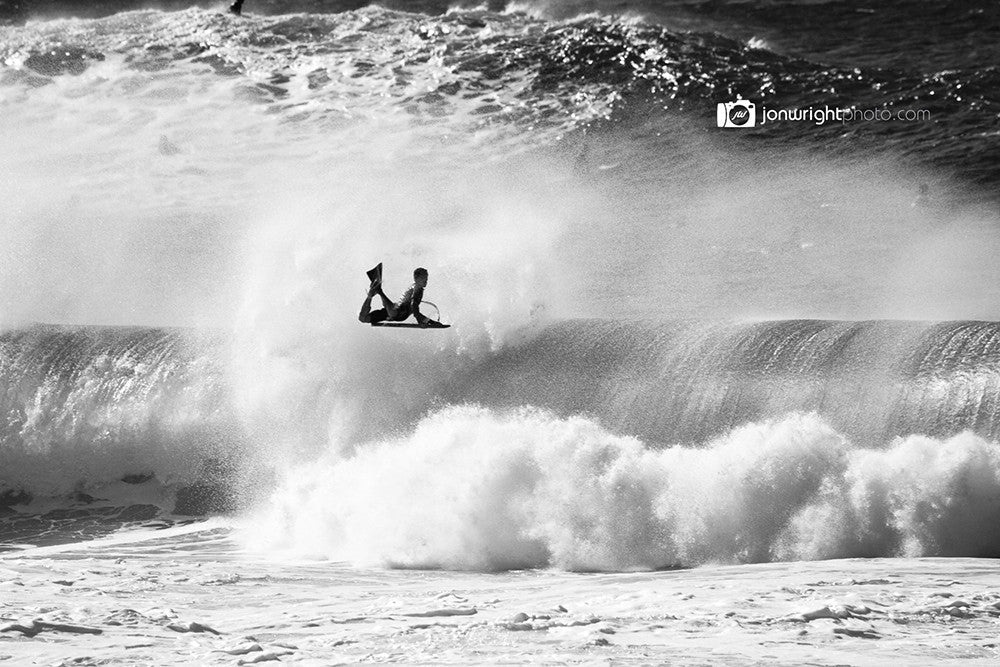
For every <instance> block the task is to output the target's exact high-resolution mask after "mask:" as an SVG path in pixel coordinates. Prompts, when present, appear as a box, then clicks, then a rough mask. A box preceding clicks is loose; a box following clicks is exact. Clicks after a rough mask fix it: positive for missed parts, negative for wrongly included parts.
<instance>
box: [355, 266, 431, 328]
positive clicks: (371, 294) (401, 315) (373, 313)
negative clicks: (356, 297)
mask: <svg viewBox="0 0 1000 667" xmlns="http://www.w3.org/2000/svg"><path fill="white" fill-rule="evenodd" d="M368 279H369V280H371V287H369V288H368V296H367V297H366V298H365V302H364V303H363V304H361V312H360V313H359V314H358V321H360V322H364V323H365V324H378V323H379V322H386V321H388V322H402V321H403V320H405V319H406V318H408V317H409V316H410V315H413V317H414V318H415V319H416V320H417V323H418V324H419V325H420V326H421V327H426V326H434V325H435V324H437V323H436V322H435V321H434V320H432V319H430V318H429V317H426V316H424V315H423V314H421V312H420V302H421V301H422V300H423V298H424V288H425V287H427V269H424V268H417V269H414V270H413V284H412V285H410V287H409V289H407V290H406V291H405V292H403V296H402V297H401V298H400V299H399V301H393V300H392V299H390V298H389V297H387V296H386V294H385V292H384V291H383V290H382V264H379V265H378V266H376V267H375V268H374V269H372V270H371V271H369V272H368ZM376 295H377V296H379V297H380V298H381V299H382V308H379V309H378V310H372V309H371V308H372V299H374V298H375V296H376Z"/></svg>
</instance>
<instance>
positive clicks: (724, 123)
mask: <svg viewBox="0 0 1000 667" xmlns="http://www.w3.org/2000/svg"><path fill="white" fill-rule="evenodd" d="M715 121H716V123H718V125H719V127H753V126H755V125H756V124H757V105H756V104H754V103H753V102H751V101H750V100H745V99H743V98H742V97H740V96H739V95H737V96H736V101H735V102H720V103H719V104H718V105H717V106H716V108H715Z"/></svg>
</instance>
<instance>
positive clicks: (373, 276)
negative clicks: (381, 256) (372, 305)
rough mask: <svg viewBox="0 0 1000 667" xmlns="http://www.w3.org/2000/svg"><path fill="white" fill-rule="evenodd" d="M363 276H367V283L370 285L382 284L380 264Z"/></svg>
mask: <svg viewBox="0 0 1000 667" xmlns="http://www.w3.org/2000/svg"><path fill="white" fill-rule="evenodd" d="M365 275H367V276H368V281H369V282H370V283H375V282H376V281H377V282H382V262H379V263H378V266H376V267H375V268H374V269H371V270H370V271H368V272H367V273H366V274H365Z"/></svg>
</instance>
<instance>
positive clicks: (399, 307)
mask: <svg viewBox="0 0 1000 667" xmlns="http://www.w3.org/2000/svg"><path fill="white" fill-rule="evenodd" d="M423 298H424V288H423V287H418V286H417V285H416V283H414V284H413V285H410V287H409V289H407V290H406V291H405V292H403V296H402V297H400V299H399V301H397V302H396V304H395V305H396V316H395V317H393V318H391V320H390V318H389V313H388V311H386V309H385V308H379V309H378V310H373V311H371V313H370V314H369V316H368V321H369V322H372V323H375V322H385V321H386V320H390V321H392V322H402V321H403V320H405V319H406V318H408V317H409V316H410V315H413V316H415V317H416V318H417V321H418V322H420V321H422V320H423V319H424V317H423V315H421V314H420V302H421V301H422V300H423Z"/></svg>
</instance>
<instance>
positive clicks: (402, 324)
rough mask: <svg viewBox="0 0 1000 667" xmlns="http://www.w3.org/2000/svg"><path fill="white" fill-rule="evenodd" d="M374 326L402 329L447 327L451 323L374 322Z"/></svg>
mask: <svg viewBox="0 0 1000 667" xmlns="http://www.w3.org/2000/svg"><path fill="white" fill-rule="evenodd" d="M371 324H372V326H373V327H398V328H400V329H447V328H449V327H450V326H451V325H450V324H441V323H440V322H428V323H427V324H426V325H425V326H420V325H419V324H417V323H416V322H372V323H371Z"/></svg>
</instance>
